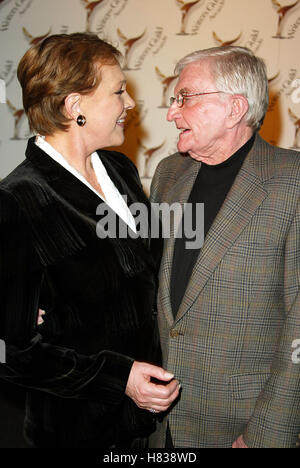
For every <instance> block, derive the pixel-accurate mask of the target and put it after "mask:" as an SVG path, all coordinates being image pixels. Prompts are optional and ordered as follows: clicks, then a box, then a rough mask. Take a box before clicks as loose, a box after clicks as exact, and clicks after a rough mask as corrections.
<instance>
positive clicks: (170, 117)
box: [167, 101, 179, 122]
mask: <svg viewBox="0 0 300 468" xmlns="http://www.w3.org/2000/svg"><path fill="white" fill-rule="evenodd" d="M178 112H179V107H178V105H177V102H176V101H174V102H173V104H171V105H170V107H169V110H168V113H167V120H168V121H169V122H172V121H173V120H174V119H175V117H176V115H177V114H178Z"/></svg>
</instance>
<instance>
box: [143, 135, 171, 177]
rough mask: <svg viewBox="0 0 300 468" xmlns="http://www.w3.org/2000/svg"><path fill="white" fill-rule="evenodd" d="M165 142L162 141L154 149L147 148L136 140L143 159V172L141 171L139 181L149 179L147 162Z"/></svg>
mask: <svg viewBox="0 0 300 468" xmlns="http://www.w3.org/2000/svg"><path fill="white" fill-rule="evenodd" d="M165 142H166V141H163V143H161V144H160V145H159V146H155V147H154V148H147V147H146V146H145V145H143V143H142V142H141V140H140V139H139V140H138V144H139V146H140V147H141V148H142V149H143V153H142V154H143V158H144V170H143V173H142V174H143V175H141V179H151V177H152V175H150V173H149V162H150V159H151V158H152V157H153V155H154V153H155V152H156V151H158V150H160V149H161V148H162V147H163V146H164V144H165Z"/></svg>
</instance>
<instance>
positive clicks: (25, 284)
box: [0, 33, 179, 448]
mask: <svg viewBox="0 0 300 468" xmlns="http://www.w3.org/2000/svg"><path fill="white" fill-rule="evenodd" d="M119 55H120V54H119V52H118V51H117V50H116V49H115V48H114V47H112V46H111V45H109V44H107V43H105V42H103V41H102V40H100V39H99V38H98V37H97V36H94V35H90V34H80V33H76V34H70V35H54V36H51V37H48V38H47V39H45V40H44V41H43V42H42V43H40V44H39V45H36V46H33V47H32V48H31V49H29V50H28V51H27V52H26V54H25V55H24V57H23V58H22V59H21V62H20V64H19V67H18V79H19V81H20V83H21V86H22V90H23V103H24V109H25V111H26V113H27V116H28V120H29V124H30V127H31V129H32V130H33V131H34V132H35V133H37V136H36V137H33V138H30V139H29V141H28V146H27V150H26V160H25V161H24V162H23V163H22V164H21V165H20V166H18V167H17V168H16V169H15V170H14V171H13V172H12V173H11V174H10V175H9V176H8V177H7V178H6V179H4V180H3V181H2V182H1V185H0V226H1V229H0V233H1V234H0V238H1V239H0V240H1V242H0V245H1V246H0V265H1V267H0V268H1V271H0V280H1V281H0V288H1V291H0V297H1V302H2V303H1V315H0V327H1V328H0V331H1V333H0V338H1V339H3V340H5V343H6V361H7V363H6V365H2V366H0V375H1V376H2V377H3V378H5V379H6V380H8V381H10V382H14V383H17V384H19V385H22V386H24V387H26V388H27V389H29V392H28V398H27V408H26V418H25V435H26V438H27V440H28V441H29V442H30V444H31V445H32V446H34V447H67V448H71V447H77V448H78V447H82V448H83V447H129V446H131V445H132V444H134V443H135V440H136V439H141V438H145V437H147V436H148V435H149V433H151V431H153V429H154V416H153V414H152V413H154V412H157V413H159V412H161V411H166V410H167V409H168V407H169V406H170V404H171V403H172V402H173V401H174V399H176V398H177V396H178V391H179V385H178V382H177V381H176V380H175V379H173V376H172V375H171V374H169V373H168V372H166V371H164V370H163V369H161V368H160V367H157V366H156V365H154V364H155V363H156V362H159V346H158V338H157V331H156V320H155V311H154V312H153V310H154V309H153V304H154V301H155V293H156V290H155V289H156V288H155V285H156V269H157V262H158V260H159V259H158V257H159V251H158V250H159V249H156V253H153V251H151V250H150V248H151V245H150V241H149V239H147V238H143V239H141V238H139V237H138V236H134V235H131V236H127V238H120V237H119V238H118V236H114V235H111V236H110V237H106V238H104V236H100V237H103V238H100V237H99V236H97V234H96V232H97V233H98V234H99V231H101V223H100V228H99V222H100V221H99V219H98V216H97V214H96V210H97V207H99V206H100V207H101V206H102V205H103V204H104V203H105V208H106V209H107V210H108V211H109V212H110V213H113V214H115V216H116V218H117V219H118V221H119V222H120V223H123V224H124V223H125V225H126V226H127V225H128V230H129V231H130V232H131V233H134V232H136V226H135V222H134V218H133V216H132V215H131V213H130V211H129V209H128V205H130V204H131V203H135V202H141V203H144V204H147V203H148V202H147V199H146V197H145V196H144V194H143V191H142V188H141V185H140V181H139V178H138V175H137V171H136V169H135V167H134V165H133V164H132V163H131V162H130V160H128V159H127V158H126V157H125V156H124V155H123V154H120V153H117V152H114V151H103V150H102V148H105V147H109V146H112V145H113V146H116V145H120V144H122V142H123V139H124V134H123V132H124V121H125V118H126V114H127V111H128V110H129V109H131V108H133V107H134V101H133V100H132V99H131V98H130V96H129V95H128V94H127V91H126V81H125V77H124V75H123V72H122V70H121V68H120V65H119V62H118V58H119ZM99 148H101V150H100V151H98V152H96V150H97V149H99ZM121 195H126V196H127V203H128V205H127V204H126V203H125V201H124V199H123V198H122V196H121ZM147 206H148V205H147ZM104 227H105V226H104V225H103V226H102V231H103V229H104ZM123 227H124V226H123ZM39 308H41V309H44V310H46V315H45V316H44V322H43V324H42V325H39V326H37V325H36V324H37V321H38V309H39ZM151 363H152V364H151ZM159 381H161V382H159Z"/></svg>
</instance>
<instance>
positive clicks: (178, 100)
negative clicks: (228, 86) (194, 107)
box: [170, 91, 224, 107]
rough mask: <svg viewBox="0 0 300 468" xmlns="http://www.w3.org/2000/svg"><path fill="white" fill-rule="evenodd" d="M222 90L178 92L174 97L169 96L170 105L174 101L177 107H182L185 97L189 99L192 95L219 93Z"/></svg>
mask: <svg viewBox="0 0 300 468" xmlns="http://www.w3.org/2000/svg"><path fill="white" fill-rule="evenodd" d="M223 92H224V91H210V92H209V93H182V92H179V93H177V94H176V96H175V97H171V98H170V106H172V104H174V102H175V101H176V103H177V106H178V107H182V106H183V104H184V101H185V100H186V99H190V98H191V97H193V96H204V95H205V94H219V93H223Z"/></svg>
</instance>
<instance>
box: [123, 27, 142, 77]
mask: <svg viewBox="0 0 300 468" xmlns="http://www.w3.org/2000/svg"><path fill="white" fill-rule="evenodd" d="M117 33H118V36H119V38H120V39H121V41H122V42H123V46H124V47H125V52H124V58H125V63H124V67H123V70H139V68H130V67H129V55H130V53H131V49H132V48H133V46H134V45H135V44H136V42H138V41H139V40H140V39H142V38H143V37H144V35H145V33H146V29H145V31H144V32H143V33H142V34H141V35H140V36H137V37H132V38H129V37H127V36H125V34H123V32H122V31H121V30H120V29H119V28H117Z"/></svg>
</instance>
